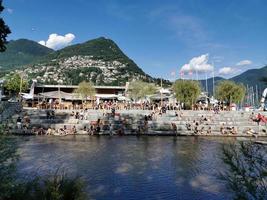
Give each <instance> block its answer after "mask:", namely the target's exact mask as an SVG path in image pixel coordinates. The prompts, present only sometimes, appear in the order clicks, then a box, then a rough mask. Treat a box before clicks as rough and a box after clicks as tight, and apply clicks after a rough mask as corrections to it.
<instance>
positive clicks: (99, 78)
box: [0, 37, 267, 92]
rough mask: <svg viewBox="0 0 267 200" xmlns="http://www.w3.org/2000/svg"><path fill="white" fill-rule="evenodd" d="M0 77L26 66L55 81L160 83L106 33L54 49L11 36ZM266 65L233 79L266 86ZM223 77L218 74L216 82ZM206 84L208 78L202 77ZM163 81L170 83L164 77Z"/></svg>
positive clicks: (32, 72) (34, 73) (33, 73)
mask: <svg viewBox="0 0 267 200" xmlns="http://www.w3.org/2000/svg"><path fill="white" fill-rule="evenodd" d="M0 67H1V68H0V69H1V70H0V77H1V76H3V75H5V74H6V73H7V71H11V70H12V71H14V70H16V69H17V70H22V69H23V70H24V71H25V72H26V73H27V74H28V76H29V78H30V79H31V78H37V79H38V81H39V82H43V83H48V84H49V83H51V84H52V83H53V84H78V83H79V82H81V81H82V80H86V81H92V82H94V83H95V84H101V85H124V84H125V82H126V81H131V80H133V79H141V80H144V81H148V82H156V83H158V84H160V79H156V78H152V77H151V76H149V75H148V74H146V73H145V72H144V71H143V70H142V69H141V68H140V67H139V66H138V65H137V64H136V63H135V62H134V61H133V60H132V59H130V58H128V56H127V55H125V54H124V52H123V51H122V50H121V49H120V48H119V46H118V45H117V44H116V43H115V42H114V41H113V40H111V39H107V38H104V37H100V38H96V39H93V40H89V41H86V42H84V43H81V44H75V45H71V46H68V47H65V48H63V49H61V50H58V51H54V50H52V49H49V48H47V47H45V46H43V45H40V44H39V43H37V42H35V41H31V40H27V39H19V40H12V41H10V42H9V43H8V45H7V50H6V52H4V53H0ZM266 77H267V66H265V67H263V68H260V69H251V70H248V71H246V72H244V73H242V74H240V75H238V76H235V77H233V78H231V79H230V80H233V81H236V82H240V83H243V84H244V85H249V86H256V85H257V87H258V88H259V89H260V90H261V89H263V88H265V87H266V84H265V82H263V81H262V79H263V78H266ZM221 80H224V78H222V77H215V85H216V84H217V83H218V82H219V81H221ZM201 83H202V86H203V88H205V86H206V81H205V80H201ZM164 84H169V85H170V84H171V83H170V82H169V81H166V80H164ZM212 85H213V80H212V78H210V79H208V90H209V92H212Z"/></svg>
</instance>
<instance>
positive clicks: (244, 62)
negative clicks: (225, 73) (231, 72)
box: [236, 60, 252, 66]
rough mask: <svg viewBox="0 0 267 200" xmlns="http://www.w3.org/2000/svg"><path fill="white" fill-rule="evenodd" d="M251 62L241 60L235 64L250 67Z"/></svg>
mask: <svg viewBox="0 0 267 200" xmlns="http://www.w3.org/2000/svg"><path fill="white" fill-rule="evenodd" d="M251 64H252V61H251V60H241V61H240V62H238V63H236V65H237V66H244V65H251Z"/></svg>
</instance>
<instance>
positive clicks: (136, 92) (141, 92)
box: [128, 80, 157, 100]
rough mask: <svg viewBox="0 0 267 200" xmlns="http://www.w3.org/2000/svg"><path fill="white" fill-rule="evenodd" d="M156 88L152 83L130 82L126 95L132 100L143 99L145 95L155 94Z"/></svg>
mask: <svg viewBox="0 0 267 200" xmlns="http://www.w3.org/2000/svg"><path fill="white" fill-rule="evenodd" d="M156 91H157V87H156V85H155V84H154V83H146V82H143V81H140V80H138V81H132V82H131V83H130V84H129V88H128V93H129V95H130V97H131V98H133V99H134V100H137V99H142V98H145V97H146V96H147V95H152V94H155V93H156Z"/></svg>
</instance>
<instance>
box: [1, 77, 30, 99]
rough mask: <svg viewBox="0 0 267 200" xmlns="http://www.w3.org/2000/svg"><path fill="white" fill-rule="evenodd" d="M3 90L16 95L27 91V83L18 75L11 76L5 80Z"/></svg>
mask: <svg viewBox="0 0 267 200" xmlns="http://www.w3.org/2000/svg"><path fill="white" fill-rule="evenodd" d="M5 88H6V89H7V90H9V91H10V92H12V93H15V94H18V93H19V92H20V91H25V90H27V89H28V82H27V81H26V80H24V79H23V78H22V77H21V76H20V75H19V74H13V75H12V76H10V77H9V78H8V79H7V81H6V83H5Z"/></svg>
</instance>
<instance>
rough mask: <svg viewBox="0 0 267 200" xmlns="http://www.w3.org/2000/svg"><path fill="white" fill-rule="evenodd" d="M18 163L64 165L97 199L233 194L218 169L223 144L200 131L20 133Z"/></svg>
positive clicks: (196, 199) (36, 167) (41, 169)
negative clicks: (163, 134) (182, 134)
mask: <svg viewBox="0 0 267 200" xmlns="http://www.w3.org/2000/svg"><path fill="white" fill-rule="evenodd" d="M19 140H20V148H19V152H20V154H21V159H20V161H19V166H18V167H19V169H20V172H21V173H23V174H28V175H30V176H32V175H33V172H34V173H37V174H46V173H48V172H55V170H56V169H58V168H60V169H62V170H63V169H64V170H65V171H67V172H68V173H69V174H74V175H79V176H81V177H82V178H83V179H84V180H85V182H86V184H87V185H88V186H87V188H86V189H87V191H88V193H89V194H90V196H91V197H92V198H93V199H116V200H118V199H127V200H128V199H168V200H172V199H183V200H186V199H193V200H201V199H203V200H204V199H205V200H207V199H212V200H216V199H231V196H230V193H229V192H227V191H226V189H225V186H224V184H223V182H222V181H220V180H219V179H218V172H219V171H220V170H221V169H222V168H223V164H222V163H221V160H220V158H219V157H220V154H221V144H222V143H224V142H229V141H230V139H228V138H225V139H224V138H212V137H210V138H208V137H206V138H201V137H178V138H177V139H176V138H174V137H149V136H147V137H145V136H144V137H135V136H126V137H117V136H113V137H109V136H104V137H103V136H102V137H92V136H91V137H90V136H76V137H75V136H66V137H45V136H44V137H42V136H40V137H21V138H20V139H19Z"/></svg>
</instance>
